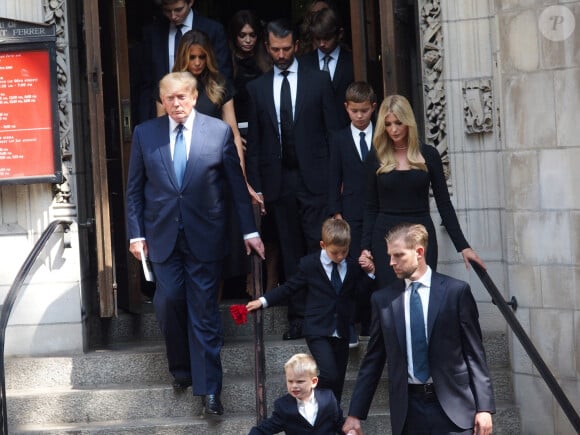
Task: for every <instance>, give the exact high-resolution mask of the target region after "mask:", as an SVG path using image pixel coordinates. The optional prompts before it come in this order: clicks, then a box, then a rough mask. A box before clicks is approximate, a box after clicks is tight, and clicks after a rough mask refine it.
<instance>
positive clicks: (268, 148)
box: [246, 63, 338, 201]
mask: <svg viewBox="0 0 580 435" xmlns="http://www.w3.org/2000/svg"><path fill="white" fill-rule="evenodd" d="M273 81H274V71H273V69H272V70H270V71H269V72H266V73H265V74H263V75H262V76H260V77H258V78H257V79H256V80H253V81H251V82H249V83H248V85H247V89H248V93H249V95H250V113H249V117H248V137H247V153H246V172H247V175H248V181H249V183H250V185H251V186H252V187H253V188H254V189H255V190H256V192H262V193H263V194H264V198H265V200H266V201H275V200H277V199H278V198H279V195H280V190H281V185H282V144H281V140H280V132H279V129H278V118H277V113H276V108H275V106H274V92H273V87H274V85H273ZM337 128H338V122H337V115H336V109H335V106H334V97H333V94H332V87H331V84H330V78H329V77H328V74H327V73H325V72H322V71H317V70H312V69H309V68H306V67H303V66H302V65H301V64H300V63H299V64H298V86H297V90H296V103H295V110H294V137H295V143H296V154H297V158H298V165H299V169H300V174H301V175H302V179H303V181H304V184H305V185H306V188H307V189H308V190H309V191H310V192H311V193H312V194H315V195H321V194H326V193H327V191H328V162H329V157H330V156H329V150H328V134H329V132H330V131H331V130H336V129H337Z"/></svg>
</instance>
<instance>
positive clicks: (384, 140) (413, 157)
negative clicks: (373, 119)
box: [373, 95, 427, 175]
mask: <svg viewBox="0 0 580 435" xmlns="http://www.w3.org/2000/svg"><path fill="white" fill-rule="evenodd" d="M390 113H392V114H393V115H395V116H396V117H397V118H398V119H399V121H401V122H402V123H403V125H405V126H407V129H408V133H407V145H408V148H407V160H409V165H410V166H411V168H416V169H420V170H422V171H427V165H425V159H424V158H423V156H422V155H421V145H420V143H419V133H418V131H417V121H416V120H415V115H414V114H413V109H412V108H411V105H410V104H409V101H408V100H407V99H406V98H405V97H403V96H402V95H389V96H388V97H387V98H385V99H384V100H383V102H382V103H381V107H380V108H379V114H378V116H377V126H376V128H375V134H374V137H373V146H374V147H375V152H376V155H377V160H378V161H379V169H377V175H378V174H381V173H388V172H391V171H392V170H394V169H395V168H396V167H397V159H395V151H394V143H393V140H392V139H391V137H390V136H389V133H388V132H387V129H386V127H385V120H386V117H387V116H388V115H389V114H390Z"/></svg>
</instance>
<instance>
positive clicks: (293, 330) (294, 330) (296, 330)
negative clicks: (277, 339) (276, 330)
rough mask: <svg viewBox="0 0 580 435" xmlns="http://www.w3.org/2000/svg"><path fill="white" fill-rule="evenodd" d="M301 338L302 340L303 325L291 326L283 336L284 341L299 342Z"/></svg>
mask: <svg viewBox="0 0 580 435" xmlns="http://www.w3.org/2000/svg"><path fill="white" fill-rule="evenodd" d="M299 338H302V325H301V324H299V323H293V324H291V325H290V328H289V329H288V331H286V332H285V333H284V335H282V340H297V339H299Z"/></svg>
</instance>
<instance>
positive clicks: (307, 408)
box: [296, 390, 318, 426]
mask: <svg viewBox="0 0 580 435" xmlns="http://www.w3.org/2000/svg"><path fill="white" fill-rule="evenodd" d="M296 403H297V404H298V412H299V413H300V415H301V416H302V417H304V418H305V419H306V421H307V422H308V423H310V425H311V426H314V423H315V422H316V416H317V415H318V401H317V400H316V396H315V395H314V390H312V394H311V395H310V397H309V398H308V399H306V400H300V399H296Z"/></svg>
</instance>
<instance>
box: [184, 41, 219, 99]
mask: <svg viewBox="0 0 580 435" xmlns="http://www.w3.org/2000/svg"><path fill="white" fill-rule="evenodd" d="M193 45H198V46H199V47H200V48H201V50H202V51H203V52H204V54H205V55H206V64H205V65H206V66H205V69H204V70H203V72H202V73H201V75H200V76H199V77H198V81H199V84H198V86H203V87H204V89H205V93H206V94H207V97H208V98H209V100H210V101H211V102H212V103H213V104H215V105H218V106H219V105H222V104H223V103H224V101H223V99H224V96H225V80H224V78H223V76H222V75H221V74H220V73H219V70H218V65H217V60H216V56H215V52H214V50H213V47H212V45H211V42H210V40H209V37H208V36H207V34H205V33H204V32H202V31H201V30H190V31H189V32H187V33H185V34H184V35H183V36H182V38H181V41H180V43H179V48H178V50H177V58H176V59H175V63H174V65H173V72H180V71H189V70H188V66H189V49H190V48H191V47H192V46H193Z"/></svg>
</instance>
